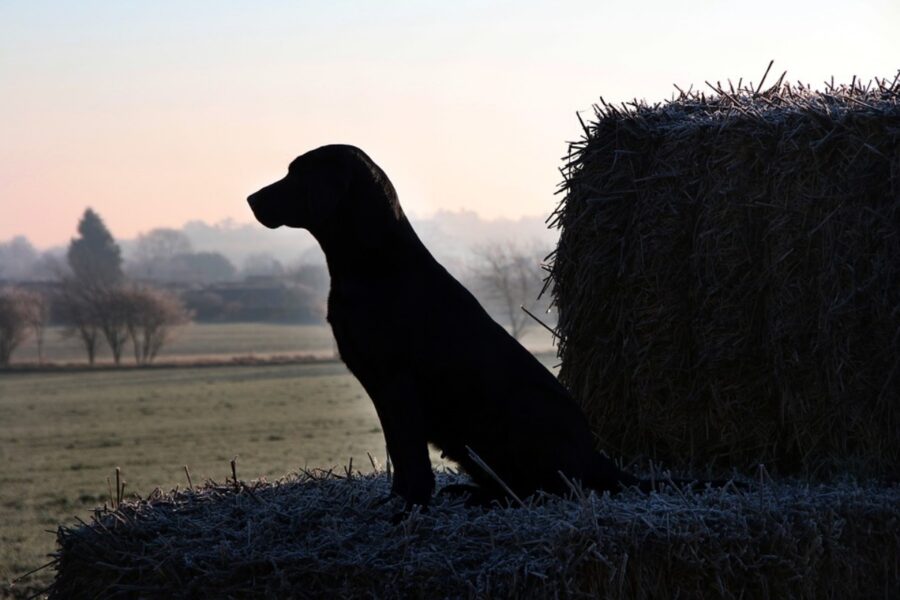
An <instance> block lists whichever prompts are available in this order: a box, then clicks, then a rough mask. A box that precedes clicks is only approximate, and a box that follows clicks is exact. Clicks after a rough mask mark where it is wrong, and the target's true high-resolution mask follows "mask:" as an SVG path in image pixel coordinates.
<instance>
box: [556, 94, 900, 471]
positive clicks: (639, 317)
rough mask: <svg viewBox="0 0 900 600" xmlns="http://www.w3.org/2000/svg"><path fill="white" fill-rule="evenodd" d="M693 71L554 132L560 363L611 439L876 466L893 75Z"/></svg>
mask: <svg viewBox="0 0 900 600" xmlns="http://www.w3.org/2000/svg"><path fill="white" fill-rule="evenodd" d="M782 78H783V76H782ZM711 87H713V88H714V90H715V91H714V93H713V94H712V95H704V94H700V93H696V92H691V93H681V94H680V95H679V96H678V97H677V98H675V99H673V100H672V101H670V102H667V103H664V104H654V105H648V104H646V103H643V102H634V103H631V104H628V105H622V106H612V105H608V104H605V103H604V104H601V105H599V106H595V111H596V117H595V120H594V121H593V122H591V123H589V124H588V125H586V126H585V128H584V131H585V134H584V138H583V139H582V140H581V141H579V142H577V143H573V144H572V145H571V147H570V154H569V158H568V163H567V165H566V167H565V169H564V170H563V173H564V176H565V181H564V183H563V184H562V190H561V191H562V192H563V193H564V194H565V195H564V198H563V200H562V202H561V203H560V205H559V207H558V208H557V210H556V212H555V214H554V217H553V219H554V222H553V224H555V225H556V226H558V227H559V228H561V230H562V231H561V236H560V241H559V245H558V248H557V250H556V252H555V256H554V257H553V262H552V265H551V267H550V272H551V277H550V280H551V281H552V283H553V285H554V292H553V293H554V299H555V303H556V305H557V307H558V309H559V334H560V336H561V343H560V349H559V351H560V356H561V359H562V369H561V371H560V379H561V380H562V381H563V382H564V384H565V385H566V386H568V388H569V389H570V390H571V391H572V392H573V393H574V395H575V396H576V397H577V398H579V399H580V400H581V402H582V405H583V407H584V408H585V410H586V412H587V413H588V415H589V417H590V419H591V422H592V427H593V428H594V430H595V432H596V433H597V434H598V436H599V445H600V447H601V448H603V449H605V450H606V451H608V452H609V453H611V454H613V455H620V456H624V457H627V458H628V459H637V460H646V459H654V460H657V461H662V462H663V463H664V464H666V465H667V466H670V467H673V468H678V469H682V468H691V467H700V468H705V467H708V466H709V465H712V466H713V467H723V468H727V467H732V466H734V467H738V468H741V469H743V468H748V467H750V468H752V467H753V466H755V465H756V464H759V463H766V464H767V465H768V466H769V468H770V469H771V470H773V471H775V472H778V473H781V474H786V473H789V474H802V475H810V476H815V477H829V476H832V475H833V474H835V473H839V472H850V473H855V474H857V475H859V476H883V475H888V476H891V475H893V476H896V474H897V473H900V102H898V98H900V85H898V81H897V79H895V80H894V81H893V82H889V81H881V80H876V81H875V82H873V83H871V84H869V85H866V86H863V85H861V84H858V83H856V82H855V81H854V83H853V84H852V85H848V86H834V85H828V86H827V89H826V90H825V91H822V92H816V91H812V90H810V89H809V88H808V87H804V86H802V85H800V86H791V85H788V84H782V82H781V80H779V82H778V83H777V84H775V86H774V87H772V88H771V89H768V90H766V91H761V92H759V91H758V89H759V88H760V87H761V85H760V86H756V88H751V87H747V86H744V87H741V86H740V84H738V86H737V87H733V86H731V87H728V88H724V89H723V88H722V87H721V86H711Z"/></svg>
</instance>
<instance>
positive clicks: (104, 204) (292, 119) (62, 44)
mask: <svg viewBox="0 0 900 600" xmlns="http://www.w3.org/2000/svg"><path fill="white" fill-rule="evenodd" d="M304 4H305V3H297V2H286V3H281V2H273V3H265V4H264V6H265V8H264V9H263V8H260V5H259V4H254V3H218V2H217V3H206V2H196V3H194V2H192V3H190V7H186V6H184V3H176V2H171V3H170V2H152V3H151V2H147V3H143V4H142V3H128V4H127V6H125V5H124V3H93V2H71V3H69V2H62V1H59V2H52V3H50V2H46V3H45V2H37V1H34V2H4V3H3V4H2V5H0V90H2V94H0V241H4V240H7V239H9V238H11V237H13V236H15V235H17V234H24V235H27V236H28V237H29V238H30V239H31V240H32V241H33V242H34V243H35V244H36V245H38V246H39V247H42V248H43V247H47V246H50V245H55V244H61V243H65V242H66V241H67V240H68V239H69V238H70V237H72V236H73V235H74V232H75V225H76V223H77V220H78V218H79V215H80V214H81V213H82V212H83V210H84V209H85V207H86V206H91V207H93V208H94V209H95V210H97V211H98V212H99V213H100V214H101V216H102V217H103V218H104V220H105V221H106V223H107V225H108V226H109V227H110V229H111V230H112V232H113V234H114V235H115V236H117V237H120V238H128V237H133V236H135V235H136V234H138V233H139V232H142V231H147V230H149V229H152V228H153V227H157V226H175V227H177V226H181V225H182V224H183V223H184V222H186V221H188V220H192V219H201V220H205V221H210V222H216V221H220V220H222V219H226V218H230V219H234V220H235V221H238V222H249V221H250V220H251V215H250V213H249V211H248V210H247V208H246V206H245V203H244V198H245V197H246V196H247V194H248V193H250V192H252V191H254V190H256V189H257V188H258V187H260V186H261V185H264V184H266V183H268V182H269V181H271V180H273V179H275V178H278V177H281V175H282V174H283V172H284V170H285V168H286V166H287V164H288V162H289V161H290V160H291V159H292V158H293V157H294V156H296V155H298V154H300V153H302V152H304V151H306V150H308V149H311V148H314V147H316V146H319V145H322V144H326V143H335V142H341V143H353V144H356V145H359V146H360V147H362V148H363V149H365V150H366V151H367V152H368V153H369V154H370V155H371V156H372V157H373V158H374V159H375V160H376V161H377V162H378V163H379V164H381V166H382V167H384V169H385V170H386V171H387V173H388V174H389V176H390V177H391V178H392V180H393V181H394V183H395V186H396V187H397V189H398V191H399V193H400V198H401V202H402V203H403V205H404V206H405V208H406V210H407V211H408V212H410V213H412V214H428V213H431V212H433V211H435V210H438V209H450V210H453V209H458V208H466V209H471V210H475V211H477V212H478V213H480V214H481V215H483V216H486V217H497V216H507V217H516V216H521V215H546V214H548V213H549V212H550V211H551V210H552V209H553V207H554V206H555V203H556V201H557V197H555V196H554V195H553V192H554V190H555V188H556V185H557V183H558V182H559V181H560V175H559V172H558V169H559V167H560V166H561V161H560V158H561V157H562V156H563V155H564V153H565V150H566V141H567V140H571V139H574V138H576V137H578V135H579V126H578V121H577V119H576V118H575V111H576V110H578V111H583V112H584V111H589V109H590V106H591V104H592V103H593V102H595V101H596V100H597V98H598V97H599V96H601V95H603V96H605V97H607V98H609V99H613V100H624V99H630V98H632V97H635V96H637V97H646V98H648V99H651V100H662V99H664V98H666V97H668V96H669V95H670V93H671V90H672V84H673V83H678V84H679V85H689V84H691V83H698V84H701V85H702V82H703V80H704V79H709V80H716V79H720V80H724V79H726V78H728V77H733V78H735V79H736V78H737V77H740V76H744V77H745V78H749V79H754V80H755V79H757V78H758V77H759V76H760V75H761V73H762V71H763V70H764V69H765V66H766V64H767V63H768V61H769V59H771V58H774V59H776V65H775V68H774V70H775V71H778V73H779V74H780V72H781V71H783V70H785V69H786V70H788V75H789V78H790V79H794V80H796V79H802V80H805V81H810V82H812V83H814V84H815V83H818V82H821V81H822V80H824V79H825V78H826V77H828V76H830V75H831V74H833V75H835V77H836V78H839V79H842V80H848V79H849V78H850V76H851V75H853V74H859V75H860V76H863V77H864V78H869V77H872V76H893V75H894V74H895V73H896V71H897V69H898V67H900V60H898V59H900V41H898V40H900V36H897V35H896V31H897V30H900V9H898V7H897V3H896V2H895V1H888V0H883V1H882V0H871V1H867V2H859V3H856V4H854V6H853V8H852V9H848V8H847V5H846V4H845V3H838V2H836V1H835V2H828V1H818V2H784V1H781V2H772V1H770V0H764V1H761V2H755V3H743V4H744V5H742V6H739V7H738V6H735V7H728V6H726V5H727V4H731V3H724V2H713V1H711V0H696V1H693V2H684V3H671V2H661V1H660V2H656V1H650V2H644V3H642V4H641V9H640V10H639V11H638V10H637V9H634V8H628V7H626V6H624V3H620V4H623V5H622V6H619V5H616V6H611V5H608V3H599V2H569V3H550V2H545V3H542V2H522V1H520V2H498V3H491V5H490V6H491V8H485V5H484V3H479V2H469V1H460V2H454V3H446V2H443V3H430V2H421V3H415V4H413V3H398V2H394V3H365V2H353V1H339V2H333V3H327V7H326V3H314V4H312V5H311V6H305V7H304V6H303V5H304ZM589 114H590V113H589V112H588V115H589Z"/></svg>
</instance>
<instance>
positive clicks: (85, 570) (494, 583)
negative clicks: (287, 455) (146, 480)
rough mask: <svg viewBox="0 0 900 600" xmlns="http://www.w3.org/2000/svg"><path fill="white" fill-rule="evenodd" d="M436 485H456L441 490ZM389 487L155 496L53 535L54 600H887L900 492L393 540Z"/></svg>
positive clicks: (434, 526)
mask: <svg viewBox="0 0 900 600" xmlns="http://www.w3.org/2000/svg"><path fill="white" fill-rule="evenodd" d="M438 481H439V483H447V482H448V481H451V479H449V478H448V476H446V475H441V474H439V475H438ZM388 489H389V482H388V480H387V478H386V477H385V475H384V474H383V473H381V474H376V475H368V476H358V475H356V476H354V477H352V478H351V479H349V480H348V479H339V478H336V477H335V476H333V475H323V474H321V473H306V474H303V475H300V476H299V477H295V478H291V479H288V480H284V481H281V482H278V483H275V484H256V485H252V486H245V485H239V486H235V485H231V484H229V485H215V484H208V485H207V486H206V487H203V488H202V489H199V490H193V491H181V492H172V493H159V492H157V493H154V494H153V495H151V496H150V497H149V498H147V499H145V500H141V501H129V502H125V503H123V504H121V505H119V506H118V508H117V509H116V510H105V511H98V512H97V513H96V515H95V518H94V520H93V522H91V523H90V524H86V525H83V526H79V527H73V528H61V529H60V530H59V536H58V541H59V550H58V553H57V559H58V564H57V577H56V580H55V583H54V584H53V588H52V590H51V598H121V597H141V598H249V597H268V598H464V597H479V598H489V597H495V598H559V597H564V598H577V597H590V598H675V597H678V598H707V599H708V598H817V599H821V598H840V599H842V600H846V599H852V598H895V597H897V595H898V593H900V488H898V487H893V488H877V487H871V486H858V485H855V484H853V483H844V484H840V485H830V486H819V487H810V486H807V485H801V484H794V485H792V484H785V483H779V484H774V483H766V484H765V485H760V487H759V489H754V490H752V491H737V490H735V489H733V488H731V489H728V488H726V489H722V490H707V491H705V492H703V493H698V494H694V493H692V492H690V491H680V490H674V489H669V490H667V491H665V492H662V493H654V494H652V495H650V496H644V495H641V494H639V493H637V492H634V491H628V492H625V493H622V494H619V495H617V496H614V497H610V496H609V495H606V496H602V497H598V496H596V495H594V494H588V495H585V494H583V493H579V495H578V496H574V497H573V498H571V499H562V498H558V497H549V498H546V497H545V498H538V499H537V501H535V502H531V503H529V504H527V505H526V506H524V507H516V508H497V509H494V510H488V511H484V510H482V509H477V508H465V507H464V506H463V505H462V504H461V503H460V502H459V501H451V500H448V499H445V498H438V499H437V501H436V503H435V505H434V506H433V507H432V508H431V509H430V510H429V511H428V512H427V513H424V514H420V513H413V514H412V515H411V516H410V517H409V518H408V519H407V520H406V521H404V522H402V523H401V524H400V525H397V526H394V525H392V524H391V522H390V515H391V513H392V512H393V511H394V510H396V509H397V506H396V505H395V504H391V503H389V504H382V505H379V502H378V501H379V499H380V498H382V497H384V495H385V494H386V493H387V491H388Z"/></svg>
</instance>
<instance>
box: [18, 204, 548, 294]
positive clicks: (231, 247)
mask: <svg viewBox="0 0 900 600" xmlns="http://www.w3.org/2000/svg"><path fill="white" fill-rule="evenodd" d="M100 216H101V218H103V215H102V214H100ZM409 219H410V222H411V223H412V225H413V228H414V229H415V231H416V233H417V234H418V235H419V237H420V238H421V239H422V241H423V243H425V245H426V247H427V248H428V249H429V250H430V251H431V252H432V253H433V254H434V255H435V256H436V257H438V258H439V260H441V261H442V262H443V263H445V264H446V266H447V267H448V268H449V269H450V270H452V271H460V270H462V269H464V268H465V267H466V266H467V265H468V264H469V263H471V262H472V259H473V251H475V250H476V249H477V248H479V247H483V246H485V245H490V244H513V245H516V246H521V247H530V248H532V247H533V248H537V249H538V250H539V251H541V252H550V251H551V250H552V249H553V248H554V247H555V245H556V240H557V239H558V232H557V230H555V229H550V228H549V227H548V226H547V224H546V222H545V221H546V218H545V217H541V216H523V217H519V218H516V219H508V218H495V219H486V218H483V217H481V216H480V215H478V213H476V212H475V211H471V210H457V211H450V210H438V211H435V212H434V213H433V214H431V215H427V216H417V215H411V216H410V217H409ZM76 225H77V223H72V236H71V238H74V237H75V236H76V233H77V232H76ZM157 230H166V231H175V232H178V233H180V234H183V235H184V236H185V238H186V239H187V241H188V242H189V245H190V250H191V252H194V253H215V254H221V255H222V256H224V257H225V258H226V259H227V260H228V261H229V262H230V263H231V265H232V266H233V267H234V268H235V271H236V273H241V274H246V273H247V272H251V271H253V266H252V265H253V264H258V263H259V262H260V261H261V260H263V261H264V260H273V261H275V263H277V268H282V267H283V268H292V267H296V266H298V265H303V264H313V265H324V256H323V255H322V252H321V249H320V248H319V246H318V244H317V243H316V241H315V239H314V238H313V237H312V236H311V235H310V234H309V233H308V232H307V231H305V230H301V229H291V228H287V227H281V228H278V229H274V230H272V229H267V228H265V227H263V226H262V225H259V224H258V223H250V222H247V223H241V222H237V221H234V220H232V219H223V220H220V221H218V222H215V223H208V222H206V221H203V220H200V219H195V220H191V221H188V222H186V223H185V224H184V225H182V226H181V227H180V228H176V227H150V228H148V229H147V230H145V231H142V232H140V233H139V234H138V235H136V236H134V237H120V236H118V235H116V232H115V231H114V230H112V231H111V233H112V235H113V238H114V239H115V240H116V243H117V244H118V245H119V246H120V248H121V249H122V257H123V259H124V260H125V261H126V263H130V264H134V263H135V262H136V260H135V259H136V256H135V248H136V246H137V245H138V240H139V238H140V236H141V235H145V234H147V233H150V232H152V231H157ZM71 238H70V239H71ZM68 245H69V240H66V241H63V242H60V243H58V244H55V245H52V246H49V247H47V246H45V247H40V246H38V245H36V244H35V243H34V242H32V241H31V239H30V237H29V236H28V235H27V234H20V235H17V236H13V237H11V238H8V239H5V240H0V280H4V279H10V280H15V279H32V278H34V277H38V278H46V277H47V276H48V275H47V273H50V272H52V271H54V269H55V267H54V265H57V264H59V263H62V264H64V263H65V260H66V251H67V249H68ZM26 263H28V264H26ZM35 266H36V267H37V269H38V270H39V271H41V272H43V271H46V272H47V273H44V274H43V275H42V276H41V275H39V274H38V273H36V272H33V271H34V269H35Z"/></svg>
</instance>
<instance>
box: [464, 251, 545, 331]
mask: <svg viewBox="0 0 900 600" xmlns="http://www.w3.org/2000/svg"><path fill="white" fill-rule="evenodd" d="M473 252H474V254H475V257H476V260H477V263H476V265H475V267H474V277H475V282H476V285H477V287H478V289H479V291H480V292H482V294H483V296H484V297H485V300H487V301H488V302H489V303H491V304H494V305H495V306H496V308H497V309H498V310H499V312H500V313H501V314H502V315H503V317H504V319H505V320H506V322H507V324H508V325H509V330H510V333H511V334H512V336H513V337H514V338H516V339H517V340H518V339H521V337H522V335H524V333H525V331H526V330H527V329H528V328H529V327H531V326H532V325H533V324H534V323H533V321H532V319H531V317H529V316H528V315H527V314H526V313H525V311H523V310H522V307H523V306H524V307H525V308H528V309H529V310H531V311H532V312H535V304H536V303H537V298H538V296H539V295H540V291H541V286H542V277H541V266H540V259H539V256H540V254H539V253H538V252H537V251H533V250H529V249H526V248H523V247H522V246H519V245H516V244H514V243H511V242H509V243H495V244H488V245H484V246H479V247H477V248H475V249H474V250H473Z"/></svg>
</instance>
